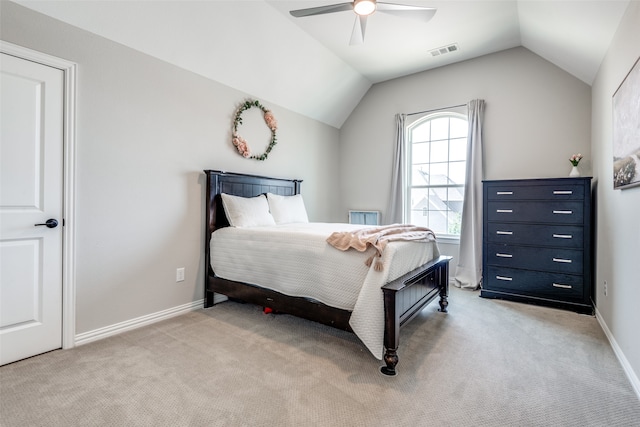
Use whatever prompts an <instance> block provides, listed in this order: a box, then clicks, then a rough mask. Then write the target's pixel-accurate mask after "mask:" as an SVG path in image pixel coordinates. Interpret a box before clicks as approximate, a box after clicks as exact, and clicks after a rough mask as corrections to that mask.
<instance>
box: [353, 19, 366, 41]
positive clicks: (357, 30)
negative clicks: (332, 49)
mask: <svg viewBox="0 0 640 427" xmlns="http://www.w3.org/2000/svg"><path fill="white" fill-rule="evenodd" d="M366 29H367V17H366V16H361V15H358V16H357V17H356V22H355V23H354V24H353V31H352V32H351V41H349V44H350V45H352V46H353V45H357V44H362V43H364V32H365V30H366Z"/></svg>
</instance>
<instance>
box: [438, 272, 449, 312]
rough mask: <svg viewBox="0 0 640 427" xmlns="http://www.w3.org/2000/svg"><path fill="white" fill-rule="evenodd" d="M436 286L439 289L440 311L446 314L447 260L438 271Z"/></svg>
mask: <svg viewBox="0 0 640 427" xmlns="http://www.w3.org/2000/svg"><path fill="white" fill-rule="evenodd" d="M437 276H438V285H439V287H440V301H439V303H440V311H441V312H443V313H447V307H448V306H449V299H448V297H449V260H447V261H446V262H444V263H443V265H441V266H440V268H439V269H438V274H437Z"/></svg>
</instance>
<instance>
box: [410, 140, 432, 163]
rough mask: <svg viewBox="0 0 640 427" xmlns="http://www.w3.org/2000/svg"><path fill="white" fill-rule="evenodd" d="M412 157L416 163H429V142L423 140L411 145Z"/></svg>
mask: <svg viewBox="0 0 640 427" xmlns="http://www.w3.org/2000/svg"><path fill="white" fill-rule="evenodd" d="M411 150H412V153H411V157H412V161H411V163H413V164H414V165H415V164H416V163H428V162H429V143H428V142H422V143H419V144H413V145H412V146H411Z"/></svg>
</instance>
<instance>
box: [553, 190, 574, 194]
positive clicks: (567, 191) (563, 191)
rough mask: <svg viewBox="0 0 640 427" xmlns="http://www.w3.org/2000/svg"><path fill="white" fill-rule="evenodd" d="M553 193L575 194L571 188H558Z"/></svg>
mask: <svg viewBox="0 0 640 427" xmlns="http://www.w3.org/2000/svg"><path fill="white" fill-rule="evenodd" d="M553 194H573V191H571V190H566V191H565V190H556V191H554V192H553Z"/></svg>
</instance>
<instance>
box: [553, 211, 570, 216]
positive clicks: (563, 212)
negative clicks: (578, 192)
mask: <svg viewBox="0 0 640 427" xmlns="http://www.w3.org/2000/svg"><path fill="white" fill-rule="evenodd" d="M553 213H554V214H561V215H571V214H572V213H573V211H553Z"/></svg>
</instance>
